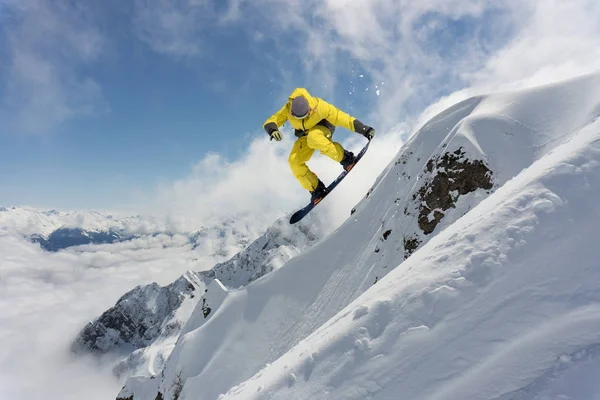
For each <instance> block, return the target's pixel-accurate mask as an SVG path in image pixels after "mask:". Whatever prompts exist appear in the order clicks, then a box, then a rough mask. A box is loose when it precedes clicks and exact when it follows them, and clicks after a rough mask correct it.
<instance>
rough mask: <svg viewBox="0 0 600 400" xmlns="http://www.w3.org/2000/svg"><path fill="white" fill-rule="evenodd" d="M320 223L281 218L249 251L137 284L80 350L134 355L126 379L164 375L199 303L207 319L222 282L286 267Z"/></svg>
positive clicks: (123, 370) (84, 335)
mask: <svg viewBox="0 0 600 400" xmlns="http://www.w3.org/2000/svg"><path fill="white" fill-rule="evenodd" d="M316 224H317V221H312V220H311V218H307V219H306V221H303V222H302V223H300V224H297V225H294V226H291V225H289V224H288V223H287V219H281V220H279V221H277V222H276V223H275V224H273V226H271V227H270V228H269V229H268V230H267V231H266V232H265V233H264V234H263V235H262V236H260V237H259V238H258V239H256V240H255V241H254V242H252V243H251V244H250V245H249V246H248V247H246V248H245V249H244V250H243V251H241V252H239V253H238V254H236V255H235V256H233V257H232V258H231V259H230V260H228V261H226V262H223V263H219V264H217V265H215V266H214V267H213V268H212V269H210V270H207V271H199V272H193V271H188V272H186V273H185V274H184V275H183V276H181V277H180V278H178V279H177V280H175V282H173V283H171V284H170V285H168V286H164V287H161V286H159V285H158V284H156V283H152V284H148V285H141V286H138V287H136V288H135V289H133V290H131V291H130V292H128V293H126V294H125V295H123V296H122V297H121V298H120V299H119V300H118V301H117V303H116V305H115V306H114V307H112V308H110V309H109V310H107V311H106V312H104V313H103V314H102V315H101V316H100V317H99V318H97V319H96V320H94V321H92V322H90V323H88V324H87V326H86V327H85V328H84V329H83V330H82V331H81V332H80V334H79V335H78V337H77V338H76V340H75V343H74V349H75V350H78V351H81V350H87V351H91V352H94V353H101V354H102V353H107V352H114V351H120V352H126V353H130V354H129V355H127V356H126V357H125V358H124V359H123V360H122V361H120V362H119V363H118V364H117V366H116V367H115V370H114V371H115V373H116V374H117V375H118V376H120V377H127V376H129V375H130V374H132V373H135V374H138V375H144V376H151V375H155V374H157V373H160V371H161V370H162V367H163V365H164V362H165V360H166V358H167V357H168V355H169V354H170V352H171V351H172V349H173V347H174V345H175V342H176V340H177V337H178V336H179V334H180V333H181V330H182V328H183V326H184V324H185V323H186V321H187V320H188V319H189V317H190V315H191V313H192V311H193V310H194V308H195V307H196V305H197V304H198V303H200V307H198V312H200V311H201V313H200V314H201V315H200V318H201V319H206V318H207V317H208V316H209V315H210V313H211V310H212V309H215V310H216V307H217V306H218V302H220V301H221V299H220V298H219V296H217V297H215V296H214V295H213V292H214V291H215V290H217V293H224V291H221V290H218V287H219V286H222V285H225V286H226V287H230V288H238V287H241V286H244V285H247V284H248V283H249V282H251V281H253V280H255V279H258V278H260V277H261V276H263V275H265V274H267V273H269V272H271V271H273V270H275V269H277V268H279V267H281V266H282V265H283V264H284V263H285V262H286V261H288V260H289V259H291V258H292V257H294V256H295V255H297V254H299V253H300V252H302V251H303V250H305V249H307V248H308V247H310V246H312V245H313V244H314V243H315V242H316V241H317V240H318V239H319V236H317V234H316V232H318V231H319V229H318V226H316ZM309 227H310V229H309ZM215 281H216V282H218V283H217V284H216V285H217V287H216V288H215V285H213V282H215Z"/></svg>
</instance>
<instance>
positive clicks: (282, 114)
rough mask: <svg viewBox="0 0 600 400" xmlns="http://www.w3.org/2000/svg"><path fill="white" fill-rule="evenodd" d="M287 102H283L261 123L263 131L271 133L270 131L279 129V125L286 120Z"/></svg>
mask: <svg viewBox="0 0 600 400" xmlns="http://www.w3.org/2000/svg"><path fill="white" fill-rule="evenodd" d="M288 107H289V106H288V104H285V105H284V106H283V107H281V109H280V110H279V111H277V112H276V113H275V114H273V115H272V116H271V117H269V118H268V119H267V120H266V121H265V123H264V124H263V128H264V129H265V132H267V133H268V134H269V135H271V132H273V131H277V130H279V127H280V126H281V125H283V124H285V122H286V121H287V120H288V117H287V116H288Z"/></svg>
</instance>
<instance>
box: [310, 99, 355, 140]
mask: <svg viewBox="0 0 600 400" xmlns="http://www.w3.org/2000/svg"><path fill="white" fill-rule="evenodd" d="M318 108H319V113H320V114H321V116H322V117H323V118H324V119H326V120H327V121H329V122H330V123H332V124H333V125H335V126H341V127H342V128H346V129H348V130H349V131H352V132H354V120H355V119H356V118H354V117H352V116H350V115H348V114H346V113H345V112H343V111H342V110H340V109H339V108H337V107H335V106H333V105H331V104H329V103H328V102H326V101H325V100H323V99H319V105H318Z"/></svg>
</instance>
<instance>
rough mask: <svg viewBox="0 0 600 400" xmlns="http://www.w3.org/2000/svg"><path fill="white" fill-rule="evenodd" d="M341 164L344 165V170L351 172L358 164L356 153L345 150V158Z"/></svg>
mask: <svg viewBox="0 0 600 400" xmlns="http://www.w3.org/2000/svg"><path fill="white" fill-rule="evenodd" d="M340 164H342V168H344V170H345V171H346V172H350V170H351V169H352V167H354V164H356V157H355V156H354V153H352V152H351V151H348V150H344V158H342V161H340Z"/></svg>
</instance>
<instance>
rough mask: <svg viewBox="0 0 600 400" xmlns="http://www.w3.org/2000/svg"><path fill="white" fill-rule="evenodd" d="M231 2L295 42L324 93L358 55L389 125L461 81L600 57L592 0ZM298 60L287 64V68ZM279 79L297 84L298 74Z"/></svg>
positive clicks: (251, 22) (561, 73)
mask: <svg viewBox="0 0 600 400" xmlns="http://www.w3.org/2000/svg"><path fill="white" fill-rule="evenodd" d="M229 4H231V8H232V9H233V10H235V12H232V13H231V14H233V15H235V16H238V22H239V23H240V24H243V25H245V26H246V27H247V29H248V30H249V31H257V30H258V31H262V32H264V33H265V35H266V36H267V37H268V38H270V39H271V40H273V41H275V42H281V43H279V45H277V46H274V48H275V49H276V51H278V52H279V51H281V49H285V48H286V47H288V48H289V47H291V48H293V49H295V50H296V53H297V54H296V55H295V57H297V59H299V60H301V65H303V66H304V69H305V72H306V79H308V81H309V82H310V83H311V84H312V86H314V87H319V88H323V93H320V94H321V95H323V96H328V95H329V96H333V94H334V90H333V89H332V88H331V86H332V85H333V86H335V85H336V84H337V85H339V86H343V84H344V82H342V81H340V78H339V77H340V75H341V71H342V70H343V66H344V65H349V64H356V65H359V66H360V69H361V71H364V73H365V75H366V76H365V79H364V80H363V81H364V82H367V81H369V84H368V87H369V88H370V89H371V92H373V91H374V89H377V90H378V91H379V95H378V96H377V97H369V102H370V106H371V107H370V108H371V111H372V114H371V119H373V120H375V121H377V123H378V125H379V126H380V127H381V128H383V129H388V128H389V127H391V126H393V125H394V124H395V123H398V122H401V121H403V120H406V119H411V118H412V119H415V118H416V116H417V114H418V113H419V112H420V111H421V110H422V109H424V108H425V107H426V106H428V105H429V104H431V103H432V102H435V101H436V100H437V99H438V98H440V97H441V96H448V95H450V94H451V93H452V92H454V91H457V90H468V89H472V90H471V92H473V93H474V92H482V91H483V90H490V91H493V90H501V89H503V88H508V87H510V85H513V86H512V87H522V86H523V85H525V86H526V85H532V84H542V83H547V82H548V81H555V80H558V79H564V78H568V77H571V76H574V75H578V74H581V73H585V72H589V71H591V70H594V69H597V68H598V61H597V60H599V59H600V57H598V51H599V50H598V49H599V48H600V46H599V44H600V43H599V41H600V39H599V37H600V35H598V33H599V32H598V30H599V28H598V24H597V21H598V18H600V11H599V10H598V8H599V6H598V3H597V2H594V1H592V0H574V1H571V2H561V1H558V0H551V1H546V0H529V1H516V0H501V1H494V2H489V1H483V0H453V1H446V0H428V1H424V2H414V1H408V0H401V1H398V0H378V1H369V0H355V1H348V0H325V1H314V0H308V1H299V0H293V1H287V0H285V1H284V0H257V1H249V0H246V1H243V0H236V1H234V2H230V3H229ZM240 10H241V11H240ZM229 20H230V21H231V20H232V18H229ZM274 51H275V50H274ZM284 54H285V53H284ZM292 62H296V58H294V59H293V61H290V63H292ZM290 63H287V64H285V63H284V64H282V65H281V71H280V74H281V76H282V77H285V76H286V73H285V70H286V69H288V70H289V68H290ZM284 79H285V78H284ZM324 82H325V83H328V85H325V84H323V83H324ZM515 84H516V85H518V86H515ZM375 85H377V86H378V87H377V88H375ZM281 86H282V90H283V91H289V87H291V86H294V82H293V81H291V80H290V81H287V80H286V81H285V82H283V83H282V85H281ZM325 86H327V87H325ZM284 87H285V89H283V88H284Z"/></svg>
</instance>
